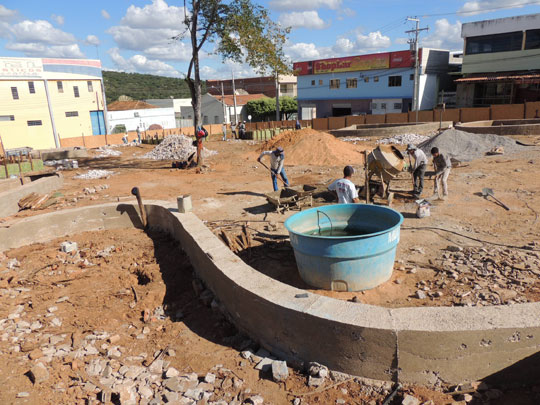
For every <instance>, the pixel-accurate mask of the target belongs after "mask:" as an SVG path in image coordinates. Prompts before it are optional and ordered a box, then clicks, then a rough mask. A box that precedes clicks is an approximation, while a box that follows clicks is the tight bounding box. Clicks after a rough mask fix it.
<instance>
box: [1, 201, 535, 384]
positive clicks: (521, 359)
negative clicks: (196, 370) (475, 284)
mask: <svg viewBox="0 0 540 405" xmlns="http://www.w3.org/2000/svg"><path fill="white" fill-rule="evenodd" d="M170 207H171V206H170V205H167V203H162V202H148V203H147V205H146V212H147V215H148V222H149V225H150V226H151V227H155V228H159V229H161V230H163V231H165V232H168V233H169V234H170V235H172V236H173V237H174V238H175V239H177V240H178V241H179V242H180V243H181V245H182V247H183V249H184V250H185V252H186V253H187V254H188V255H189V257H190V260H191V262H192V264H193V266H194V268H195V269H196V271H197V272H198V274H199V275H200V277H201V278H202V279H203V280H204V281H205V282H206V284H207V285H208V287H209V288H211V289H212V290H213V291H214V293H215V295H216V296H217V298H218V299H219V300H220V301H221V302H222V303H223V304H224V306H225V308H226V309H227V311H228V312H229V315H230V317H231V319H232V321H233V322H234V323H235V324H236V325H237V326H238V327H239V328H240V329H242V330H244V331H245V332H246V333H248V334H249V335H250V336H251V337H252V338H254V339H256V340H257V341H259V342H260V343H261V344H262V345H263V346H265V347H266V348H268V349H269V350H270V351H272V352H273V353H275V354H276V355H278V356H281V357H283V358H285V359H288V360H289V361H291V360H296V361H318V362H320V363H323V364H326V365H327V366H328V367H330V368H331V369H333V370H337V371H341V372H346V373H349V374H353V375H359V376H363V377H368V378H373V379H379V380H394V381H398V380H399V381H401V382H410V383H420V384H435V383H437V382H439V381H443V382H447V383H458V382H461V381H464V380H478V379H482V378H486V377H490V376H491V377H492V378H497V376H500V378H504V380H505V381H508V379H509V378H512V377H509V376H508V375H507V374H505V373H506V372H507V371H508V370H512V369H517V371H516V372H515V373H510V375H511V376H512V375H516V378H519V381H520V382H523V381H525V380H526V379H527V378H530V379H536V376H537V375H539V373H540V361H538V359H537V358H536V357H537V356H538V353H539V351H540V303H532V304H519V305H513V306H497V307H477V308H472V307H470V308H465V307H421V308H398V309H391V308H382V307H376V306H370V305H363V304H355V303H350V302H345V301H339V300H335V299H331V298H328V297H324V296H321V295H317V294H311V293H308V294H307V297H306V298H300V297H298V298H297V295H298V294H302V293H305V291H304V290H299V289H296V288H293V287H291V286H288V285H285V284H282V283H280V282H278V281H276V280H274V279H271V278H269V277H267V276H265V275H263V274H261V273H259V272H257V271H256V270H254V269H253V268H251V267H250V266H248V265H246V264H245V263H244V262H243V261H241V260H240V259H239V258H238V257H237V256H236V255H235V254H233V253H232V252H231V251H230V250H229V249H228V248H227V247H226V246H225V245H224V244H223V243H222V242H221V241H220V240H219V239H218V238H217V237H216V236H215V235H214V234H213V233H212V232H211V231H210V230H209V229H208V228H206V227H205V226H204V224H203V223H202V221H200V220H199V219H198V218H197V217H196V216H195V215H193V214H179V213H177V212H175V211H176V210H175V209H172V208H170ZM130 226H135V227H139V228H140V227H141V223H140V220H139V217H138V214H137V211H136V209H135V207H134V206H133V205H129V204H106V205H99V206H92V207H84V208H77V209H72V210H64V211H58V212H54V213H50V214H45V215H40V216H35V217H31V218H27V219H24V220H22V221H20V222H17V223H15V224H14V225H12V226H10V227H9V228H1V229H0V250H1V251H3V250H6V249H9V248H13V247H17V246H22V245H26V244H29V243H33V242H43V241H47V240H50V239H54V238H56V237H59V236H62V235H69V234H71V233H79V232H83V231H88V230H100V229H101V230H106V229H112V228H122V227H130ZM29 230H31V231H29ZM531 358H532V359H533V361H529V360H530V359H531ZM505 369H506V370H505Z"/></svg>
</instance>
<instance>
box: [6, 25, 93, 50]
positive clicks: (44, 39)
mask: <svg viewBox="0 0 540 405" xmlns="http://www.w3.org/2000/svg"><path fill="white" fill-rule="evenodd" d="M4 24H7V23H4ZM0 30H3V31H4V32H3V35H2V36H4V37H7V38H8V43H7V44H6V45H5V48H6V49H8V50H11V51H17V52H21V53H24V55H25V56H31V57H45V56H47V57H59V58H84V54H83V53H82V52H81V50H80V48H79V45H78V44H77V39H76V38H75V36H74V35H73V34H70V33H68V32H65V31H62V30H60V29H58V28H55V27H53V26H52V24H51V23H50V22H48V21H44V20H35V21H31V20H24V21H21V22H19V23H16V24H13V25H4V26H3V28H0Z"/></svg>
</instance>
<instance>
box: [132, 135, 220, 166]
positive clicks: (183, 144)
mask: <svg viewBox="0 0 540 405" xmlns="http://www.w3.org/2000/svg"><path fill="white" fill-rule="evenodd" d="M196 152H197V148H196V147H195V146H193V139H192V138H189V137H187V136H184V135H170V136H166V137H165V139H163V141H162V142H161V143H160V144H159V145H158V146H156V147H155V148H154V149H153V150H151V151H150V152H148V153H146V154H145V155H143V156H142V158H144V159H154V160H179V161H186V160H187V159H188V158H189V157H190V155H192V154H193V153H196ZM216 153H217V152H216V151H213V150H209V149H206V148H203V150H202V156H203V158H207V157H209V156H212V155H215V154H216Z"/></svg>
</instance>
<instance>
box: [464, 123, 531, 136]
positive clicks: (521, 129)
mask: <svg viewBox="0 0 540 405" xmlns="http://www.w3.org/2000/svg"><path fill="white" fill-rule="evenodd" d="M456 129H458V130H460V131H465V132H472V133H474V134H495V135H540V120H538V119H531V120H495V121H493V120H489V121H474V122H467V123H463V124H459V125H456Z"/></svg>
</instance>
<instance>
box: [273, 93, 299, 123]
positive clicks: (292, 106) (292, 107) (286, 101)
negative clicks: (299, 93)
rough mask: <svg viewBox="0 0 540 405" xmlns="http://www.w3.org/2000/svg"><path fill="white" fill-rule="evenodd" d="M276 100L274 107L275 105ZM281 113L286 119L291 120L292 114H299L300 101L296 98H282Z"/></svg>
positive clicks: (280, 99) (280, 103) (280, 100)
mask: <svg viewBox="0 0 540 405" xmlns="http://www.w3.org/2000/svg"><path fill="white" fill-rule="evenodd" d="M275 104H276V103H275V100H274V105H275ZM279 111H280V112H281V114H284V115H285V119H289V116H290V115H291V114H296V113H297V112H298V101H297V100H296V97H280V98H279Z"/></svg>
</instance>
